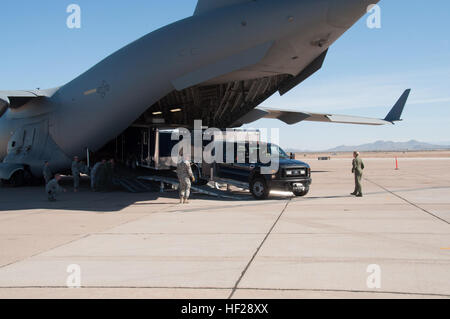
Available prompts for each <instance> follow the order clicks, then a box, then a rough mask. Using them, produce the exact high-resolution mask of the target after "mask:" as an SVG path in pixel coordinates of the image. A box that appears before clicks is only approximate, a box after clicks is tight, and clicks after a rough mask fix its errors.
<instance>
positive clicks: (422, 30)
mask: <svg viewBox="0 0 450 319" xmlns="http://www.w3.org/2000/svg"><path fill="white" fill-rule="evenodd" d="M71 3H76V4H78V5H80V7H81V9H82V28H81V29H79V30H75V29H68V28H67V27H66V18H67V16H68V14H67V13H66V8H67V6H68V5H69V4H71ZM195 5H196V1H195V0H168V1H159V0H133V1H107V0H72V1H64V0H41V1H29V0H2V1H1V4H0V9H1V12H2V27H1V28H0V39H1V41H2V46H1V50H0V70H1V72H0V74H1V76H0V90H2V89H30V88H37V87H40V88H49V87H55V86H58V85H61V84H64V83H66V82H68V81H69V80H71V79H72V78H74V77H76V76H77V75H79V74H81V73H82V72H84V71H86V70H87V69H88V68H90V67H91V66H92V65H94V64H95V63H97V62H99V61H100V60H101V59H103V58H105V57H106V56H108V55H109V54H111V53H113V52H114V51H115V50H117V49H120V48H121V47H122V46H124V45H126V44H128V43H129V42H131V41H134V40H135V39H137V38H139V37H141V36H143V35H145V34H146V33H148V32H151V31H153V30H155V29H158V28H159V27H162V26H164V25H166V24H168V23H171V22H174V21H177V20H179V19H182V18H185V17H188V16H190V15H191V14H192V12H193V11H194V8H195ZM380 6H381V10H382V11H381V13H382V17H381V18H382V28H381V29H369V28H367V26H366V18H363V19H362V20H361V21H359V22H358V23H357V24H356V25H355V26H354V27H353V28H352V29H350V30H349V31H348V32H347V33H346V34H344V36H343V37H342V38H340V39H339V40H338V41H337V42H336V43H335V44H334V45H333V46H332V47H331V49H330V51H329V54H328V57H327V59H326V61H325V64H324V67H323V69H322V70H320V71H319V72H317V73H316V74H315V75H313V76H312V77H311V78H309V79H308V80H307V81H305V82H304V83H303V84H301V85H300V86H298V87H297V88H295V89H294V90H292V91H291V92H289V93H288V94H286V95H285V96H283V97H280V96H278V94H276V95H274V96H273V97H272V98H270V99H269V100H267V101H266V102H264V103H263V105H264V106H268V107H276V108H282V109H292V110H310V111H316V112H333V113H338V114H350V115H361V116H371V117H384V116H385V115H386V113H387V112H388V110H389V108H390V107H391V106H392V105H393V103H395V101H396V100H397V98H398V97H399V96H400V95H401V93H402V92H403V90H404V89H406V88H412V90H413V91H412V94H411V97H410V101H409V103H408V105H407V109H406V110H405V112H404V116H403V118H404V122H401V123H399V124H397V125H396V126H385V127H365V126H353V125H350V126H348V125H339V124H324V123H308V122H303V123H301V124H297V125H294V126H288V125H284V124H283V123H281V122H278V121H274V120H260V121H258V122H256V123H254V124H253V125H252V127H279V128H280V129H281V130H280V139H281V144H282V145H283V146H285V147H291V148H298V149H312V150H317V149H324V148H328V147H333V146H336V145H341V144H347V145H355V144H360V143H366V142H373V141H375V140H379V139H384V140H394V141H406V140H410V139H418V140H421V141H428V142H435V143H438V142H448V143H449V144H450V19H449V18H448V17H449V14H450V1H448V0H433V1H423V0H409V1H407V0H382V1H381V2H380Z"/></svg>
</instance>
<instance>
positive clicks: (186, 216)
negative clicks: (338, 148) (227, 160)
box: [0, 158, 450, 298]
mask: <svg viewBox="0 0 450 319" xmlns="http://www.w3.org/2000/svg"><path fill="white" fill-rule="evenodd" d="M308 162H309V163H310V164H311V166H312V169H313V175H312V178H313V185H312V187H311V192H310V193H309V194H308V195H307V196H306V197H304V198H296V197H293V196H292V194H289V193H287V194H273V195H272V197H271V198H270V199H269V200H267V201H255V200H253V199H252V198H251V196H250V195H248V196H242V198H243V199H242V200H235V201H231V200H223V199H217V198H211V197H207V196H204V195H199V194H194V195H193V196H192V199H191V202H190V204H188V205H179V204H178V199H177V196H176V193H174V192H172V193H162V194H161V193H144V194H129V193H125V192H111V193H92V192H90V191H89V189H88V188H87V185H88V184H87V181H84V184H83V185H84V187H83V188H82V189H81V192H80V193H73V192H71V187H70V181H66V182H64V186H65V187H67V188H68V192H67V193H65V194H61V195H60V196H59V197H58V201H57V202H54V203H50V202H48V201H47V199H46V196H45V193H44V190H43V188H39V187H28V188H19V189H14V188H8V187H3V188H0V298H449V297H450V170H449V167H450V158H439V159H413V158H410V159H404V160H400V163H399V164H400V170H394V160H393V159H383V158H377V159H365V164H366V170H365V179H364V184H363V187H364V188H363V191H364V194H365V196H364V197H363V198H355V197H352V196H350V195H349V193H350V192H352V191H353V177H352V174H351V172H350V170H351V161H350V160H349V159H332V160H331V161H317V160H308ZM70 265H79V267H80V268H79V269H80V271H81V273H80V277H79V278H80V280H81V282H80V284H81V288H67V282H68V281H69V283H74V282H76V281H72V280H73V278H76V277H74V276H73V275H74V274H73V273H69V272H68V267H69V266H70ZM369 265H376V266H371V267H376V268H370V267H369ZM368 267H369V270H371V269H377V271H376V272H375V273H372V272H368ZM69 270H70V269H69ZM378 270H379V272H378ZM378 274H379V276H378V277H374V276H375V275H378ZM374 278H375V279H377V280H378V279H379V280H378V281H377V280H375V281H372V279H374ZM368 281H369V285H368ZM371 282H378V283H379V284H380V286H379V287H374V286H372V285H370V283H371Z"/></svg>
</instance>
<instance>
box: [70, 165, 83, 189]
mask: <svg viewBox="0 0 450 319" xmlns="http://www.w3.org/2000/svg"><path fill="white" fill-rule="evenodd" d="M80 170H81V163H80V160H79V158H78V156H75V157H74V158H73V162H72V177H73V191H74V192H75V193H76V192H78V188H79V187H80Z"/></svg>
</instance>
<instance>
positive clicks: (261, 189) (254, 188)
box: [250, 177, 270, 200]
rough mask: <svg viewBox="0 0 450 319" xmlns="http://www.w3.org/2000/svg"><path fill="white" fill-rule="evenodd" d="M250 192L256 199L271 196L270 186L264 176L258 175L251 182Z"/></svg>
mask: <svg viewBox="0 0 450 319" xmlns="http://www.w3.org/2000/svg"><path fill="white" fill-rule="evenodd" d="M250 192H251V193H252V195H253V197H254V198H255V199H258V200H261V199H267V197H269V193H270V188H269V187H268V186H267V183H266V180H265V179H264V178H262V177H256V178H254V179H253V180H252V181H251V183H250Z"/></svg>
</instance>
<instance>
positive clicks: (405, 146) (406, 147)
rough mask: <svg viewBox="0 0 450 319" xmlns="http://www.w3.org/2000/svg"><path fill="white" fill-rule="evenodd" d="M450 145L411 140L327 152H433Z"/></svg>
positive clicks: (343, 147)
mask: <svg viewBox="0 0 450 319" xmlns="http://www.w3.org/2000/svg"><path fill="white" fill-rule="evenodd" d="M448 149H450V145H437V144H430V143H424V142H419V141H416V140H411V141H409V142H391V141H376V142H374V143H368V144H362V145H356V146H347V145H341V146H337V147H334V148H331V149H329V150H326V152H351V151H354V150H358V151H362V152H378V151H432V150H448Z"/></svg>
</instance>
